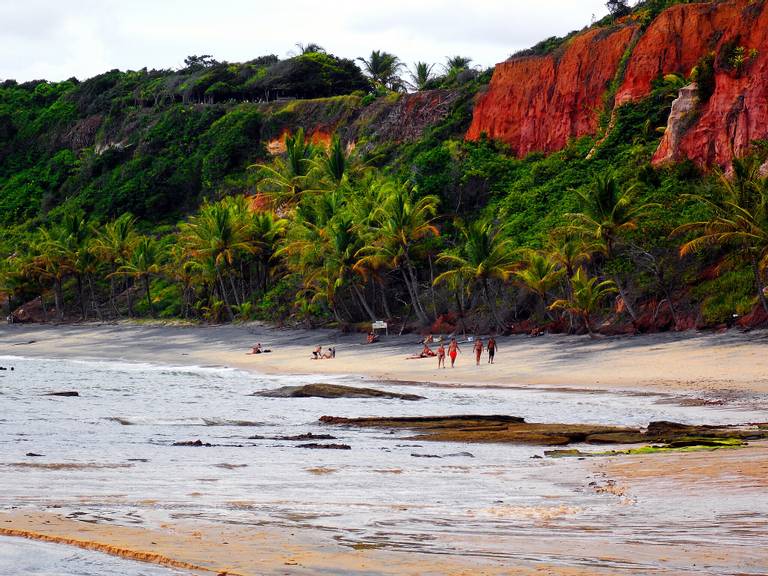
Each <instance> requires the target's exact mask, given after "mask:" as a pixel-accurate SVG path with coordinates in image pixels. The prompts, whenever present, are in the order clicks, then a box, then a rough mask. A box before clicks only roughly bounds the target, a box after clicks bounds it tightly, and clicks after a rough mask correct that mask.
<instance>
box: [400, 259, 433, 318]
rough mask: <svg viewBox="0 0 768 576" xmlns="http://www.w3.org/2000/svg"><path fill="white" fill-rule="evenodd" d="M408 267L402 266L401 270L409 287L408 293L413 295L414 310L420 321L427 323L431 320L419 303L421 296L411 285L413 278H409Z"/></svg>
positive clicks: (406, 285)
mask: <svg viewBox="0 0 768 576" xmlns="http://www.w3.org/2000/svg"><path fill="white" fill-rule="evenodd" d="M406 267H407V266H406ZM406 267H401V268H400V271H401V273H402V275H403V281H404V282H405V287H406V288H407V289H408V295H409V296H410V297H411V305H412V306H413V311H414V312H416V317H417V318H418V319H419V322H421V323H422V324H427V323H428V322H429V320H428V319H427V315H426V314H425V313H424V311H423V310H422V309H421V306H420V305H419V297H418V295H417V294H416V293H414V288H413V286H411V280H410V279H409V278H408V272H407V271H406V270H405V268H406Z"/></svg>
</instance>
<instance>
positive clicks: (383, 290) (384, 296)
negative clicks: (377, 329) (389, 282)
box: [381, 282, 392, 319]
mask: <svg viewBox="0 0 768 576" xmlns="http://www.w3.org/2000/svg"><path fill="white" fill-rule="evenodd" d="M381 304H382V306H383V307H384V314H386V316H387V319H389V318H392V312H391V311H390V310H389V301H388V300H387V287H386V286H385V285H384V282H382V283H381Z"/></svg>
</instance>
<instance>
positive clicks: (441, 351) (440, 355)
mask: <svg viewBox="0 0 768 576" xmlns="http://www.w3.org/2000/svg"><path fill="white" fill-rule="evenodd" d="M441 366H442V367H443V368H445V344H443V343H442V342H440V346H438V348H437V367H438V368H440V367H441Z"/></svg>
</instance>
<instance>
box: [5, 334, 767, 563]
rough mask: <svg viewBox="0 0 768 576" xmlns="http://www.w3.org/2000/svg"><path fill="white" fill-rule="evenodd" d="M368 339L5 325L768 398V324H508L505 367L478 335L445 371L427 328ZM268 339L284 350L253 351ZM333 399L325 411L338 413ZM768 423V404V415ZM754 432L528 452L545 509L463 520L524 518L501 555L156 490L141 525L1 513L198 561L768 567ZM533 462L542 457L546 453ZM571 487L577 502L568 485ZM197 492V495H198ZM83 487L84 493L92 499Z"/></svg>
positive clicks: (446, 537) (693, 395)
mask: <svg viewBox="0 0 768 576" xmlns="http://www.w3.org/2000/svg"><path fill="white" fill-rule="evenodd" d="M363 339H364V336H361V335H358V334H355V335H342V334H338V333H335V332H331V331H322V330H318V331H304V330H277V329H273V328H269V327H265V326H261V325H247V326H199V327H198V326H195V327H190V326H186V327H185V326H163V325H146V326H145V325H131V324H120V325H93V324H92V325H66V326H19V325H14V326H3V327H2V328H0V356H5V357H14V356H17V357H26V358H41V359H51V358H61V359H67V360H104V361H122V362H135V363H148V364H159V365H166V366H201V367H209V368H213V367H230V368H238V369H241V370H245V371H248V372H253V373H260V374H284V375H300V374H303V375H313V378H314V377H316V378H317V381H318V382H322V377H323V375H328V376H329V377H331V376H334V377H335V376H338V375H346V376H347V380H346V381H347V382H349V381H350V380H352V381H354V379H359V380H360V381H361V382H364V383H366V384H367V383H368V382H370V383H371V385H373V383H375V382H377V381H378V382H380V383H381V382H382V381H397V382H398V383H399V385H400V386H402V385H408V386H409V387H413V388H417V387H421V386H424V387H427V386H430V387H432V389H434V385H435V384H436V385H438V386H444V387H445V388H446V389H450V388H454V387H467V388H472V389H473V390H477V391H480V389H481V388H483V387H486V388H488V389H489V390H492V389H500V388H520V389H528V390H532V391H533V393H534V394H538V392H536V391H537V390H540V391H541V393H544V392H545V391H546V390H556V391H559V392H565V393H566V395H567V394H568V393H569V392H570V391H575V390H581V391H589V390H593V391H594V390H601V391H610V392H612V393H616V394H617V395H624V396H627V397H629V398H630V399H631V398H633V397H634V398H637V399H638V400H639V399H640V398H641V397H642V396H643V395H645V394H654V395H659V394H661V395H663V396H665V397H666V396H668V397H669V398H671V399H672V400H673V401H679V402H683V401H691V402H693V403H696V402H701V403H702V405H706V403H709V402H711V403H713V404H714V403H718V402H724V403H729V402H731V401H732V400H734V401H736V402H744V401H745V399H746V401H749V399H750V398H752V397H754V398H760V399H762V400H763V401H764V399H765V397H764V395H765V394H766V393H768V360H767V359H766V355H765V354H764V347H765V344H766V342H768V333H766V332H752V333H741V332H735V331H733V332H728V333H721V334H700V333H684V334H658V335H648V336H638V337H632V338H629V337H625V338H606V339H600V340H590V339H588V338H576V337H565V336H543V337H539V338H526V337H508V338H500V339H499V354H498V356H497V362H496V363H495V364H494V365H492V366H491V365H488V364H487V363H486V358H485V357H484V358H483V362H482V363H481V365H480V366H479V367H478V366H475V363H474V358H472V357H471V349H470V348H471V344H468V343H467V344H463V351H462V355H461V356H460V357H459V360H458V362H457V367H456V368H454V369H451V368H450V367H449V368H447V369H444V370H438V369H437V360H436V359H434V358H429V359H423V360H407V359H406V358H407V357H408V356H412V355H414V354H416V353H418V352H419V351H420V348H421V347H420V345H419V344H418V336H414V335H404V336H400V337H395V336H392V337H384V338H383V339H382V341H381V342H380V343H377V344H374V345H363V344H361V341H362V340H363ZM257 342H260V343H261V344H262V345H263V347H265V348H269V349H272V350H273V351H272V352H271V353H269V354H260V355H248V354H247V352H248V351H249V350H250V348H251V346H253V345H254V344H256V343H257ZM316 345H322V346H324V347H327V346H335V347H336V350H337V356H336V358H335V359H333V360H317V361H316V360H310V359H309V357H310V355H311V350H312V349H313V348H314V347H315V346H316ZM0 365H3V366H12V365H13V360H12V359H11V358H4V359H2V360H0ZM72 387H73V388H76V387H77V383H76V382H73V383H72ZM683 398H684V400H682V399H683ZM334 409H335V408H331V407H328V410H329V411H332V410H334ZM758 409H759V408H758ZM469 411H470V412H471V407H470V410H469ZM766 420H768V417H766V418H765V419H764V420H762V421H766ZM750 444H751V445H750V446H749V447H747V448H744V449H737V450H717V451H711V452H709V451H707V452H693V453H669V454H652V455H632V456H613V457H601V458H590V459H586V460H583V459H577V458H567V459H559V460H549V459H544V460H538V461H536V460H534V461H531V462H532V464H531V468H530V472H529V475H530V476H531V477H532V478H533V477H543V476H541V475H544V476H546V477H547V478H550V477H557V478H558V480H557V482H558V483H559V484H561V485H562V486H563V487H564V490H565V492H562V493H561V492H557V493H555V492H554V491H553V492H552V494H550V495H546V494H544V495H542V497H543V501H542V503H541V504H540V505H536V506H530V505H525V506H521V505H516V504H515V503H514V499H512V500H511V501H509V502H505V503H503V504H498V505H493V506H490V507H487V508H471V507H468V508H467V509H466V510H459V511H457V514H458V517H460V518H462V519H464V521H466V522H467V523H475V522H483V521H485V520H484V519H490V518H493V519H496V520H498V519H509V520H510V521H512V522H516V523H517V524H514V525H519V526H526V529H525V530H521V531H519V532H515V531H512V532H504V533H503V535H502V534H499V537H500V538H503V540H500V542H502V543H503V547H504V554H503V555H502V554H500V555H499V556H498V557H494V556H493V554H488V553H483V554H478V555H477V556H473V555H472V554H466V553H464V554H455V553H454V554H451V553H449V552H446V551H450V550H451V549H456V550H461V549H463V548H462V546H464V547H466V546H467V542H470V543H471V542H472V538H474V536H472V534H470V533H462V531H461V530H457V532H456V534H455V535H453V534H451V533H450V532H445V533H440V535H439V536H437V537H436V536H429V537H426V536H425V538H427V541H429V538H435V542H438V541H439V542H440V548H439V550H441V551H440V552H437V553H430V551H429V548H428V547H427V548H426V549H422V548H420V547H419V548H413V549H412V548H410V544H409V543H408V542H407V541H406V540H405V539H403V541H402V542H400V543H399V545H394V546H393V545H392V543H391V542H389V543H388V544H387V545H381V546H380V545H378V544H375V543H374V544H371V543H370V542H369V541H360V540H356V539H355V538H354V537H352V532H350V539H349V540H346V539H345V538H344V537H343V535H344V532H343V531H342V532H341V533H337V532H333V531H324V530H316V529H312V528H311V526H309V525H306V526H302V525H299V526H291V527H281V526H280V525H252V524H249V525H244V524H240V523H238V522H232V523H227V522H225V523H211V522H207V521H205V522H204V521H195V520H193V519H189V518H187V519H185V518H184V517H180V518H177V519H173V520H169V519H168V518H167V517H162V518H161V517H160V516H158V518H160V519H157V520H156V521H151V519H152V518H153V506H154V505H153V504H152V502H146V503H142V502H140V503H133V504H131V502H130V498H129V499H128V505H129V506H134V505H137V506H139V509H140V510H141V513H142V515H144V516H145V523H144V524H143V525H132V524H130V523H124V522H122V521H121V519H120V518H119V517H116V518H114V519H112V520H110V521H95V522H91V521H85V520H83V519H80V518H79V517H77V516H72V515H71V514H70V515H67V514H65V513H58V512H57V508H58V504H53V505H51V504H50V502H44V505H42V506H41V505H40V504H39V503H36V502H35V501H34V500H33V501H30V502H19V503H18V504H19V505H14V506H11V507H8V506H6V507H5V509H4V510H3V511H1V512H0V536H15V537H24V538H29V539H32V540H36V541H41V542H47V543H54V544H66V545H70V546H76V547H80V548H84V549H88V550H96V551H100V552H105V553H108V554H112V555H116V556H121V557H124V558H128V559H132V560H139V561H144V562H151V563H154V564H158V565H164V566H170V567H176V568H178V569H182V570H184V571H189V572H190V573H193V574H207V573H213V574H225V573H226V574H233V575H235V574H239V575H243V576H245V575H256V574H258V575H262V574H267V575H270V574H291V575H293V574H302V575H303V574H307V575H309V574H329V573H332V574H350V575H353V574H354V575H358V574H381V575H389V574H392V575H394V574H413V575H421V574H435V575H438V574H441V575H442V574H450V575H456V576H458V575H469V574H472V575H478V574H484V575H488V576H495V575H497V574H498V575H500V574H512V573H513V574H521V575H523V576H527V575H529V574H530V575H534V574H536V575H541V574H548V575H553V576H587V575H608V574H645V573H648V572H649V571H652V572H654V573H659V574H664V575H672V574H686V575H691V576H692V575H694V574H726V573H740V574H754V575H757V574H764V573H766V572H768V553H766V551H765V550H764V547H762V546H760V545H758V544H757V543H758V542H759V541H761V539H762V538H763V537H764V536H765V535H766V534H768V515H766V513H765V510H764V507H761V506H762V504H761V502H762V495H764V494H765V490H766V488H768V484H766V478H768V442H765V441H762V442H753V443H750ZM433 450H434V449H433ZM536 462H540V463H541V464H535V465H534V464H533V463H536ZM22 465H23V466H26V467H28V468H29V467H37V469H39V470H40V472H37V471H35V473H36V474H43V476H40V478H48V477H50V478H55V477H56V476H55V474H56V473H55V472H51V473H50V476H45V475H44V474H46V473H47V472H46V471H45V468H46V466H49V465H47V464H44V463H39V464H38V463H37V461H35V462H32V463H26V462H23V463H16V462H14V461H9V463H5V464H3V466H6V467H8V468H7V469H8V470H9V471H10V470H11V469H12V468H14V467H15V468H19V467H20V466H22ZM152 465H153V464H152V463H149V464H147V466H152ZM120 466H133V464H130V465H128V464H120ZM75 468H76V467H75ZM29 469H30V470H32V468H29ZM86 469H87V465H86ZM448 469H450V470H452V471H454V472H456V473H458V474H462V475H468V476H466V477H467V478H468V479H469V478H471V475H472V474H497V473H498V474H500V473H501V472H500V471H496V470H494V469H493V468H482V469H480V468H476V464H473V463H467V464H462V465H461V466H456V465H451V466H449V467H448V468H446V470H448ZM305 470H306V473H307V474H308V475H310V476H314V477H316V478H317V479H318V480H317V481H318V482H319V481H320V480H321V479H322V478H323V477H328V478H336V476H334V474H342V475H343V474H344V469H343V468H341V469H334V468H328V467H322V466H318V467H315V468H310V467H307V468H306V469H305ZM481 470H482V471H481ZM0 471H2V470H0ZM376 472H378V473H380V474H379V475H380V476H381V477H382V478H386V477H387V474H394V473H397V474H402V470H398V469H387V470H377V471H376ZM9 473H10V472H9ZM72 473H78V472H77V471H76V470H75V471H74V472H72ZM385 473H386V474H385ZM553 475H554V476H553ZM405 476H406V477H407V476H408V474H407V473H406V475H405ZM341 477H343V476H339V478H341ZM382 482H386V480H382ZM511 488H513V487H511ZM189 489H191V488H188V489H187V490H189ZM413 489H414V490H420V489H423V487H420V486H414V487H413ZM566 493H570V494H572V495H574V497H570V496H569V497H564V496H563V494H566ZM723 494H727V495H728V498H729V499H731V500H732V506H731V505H730V504H729V506H731V508H733V509H735V510H738V511H742V510H747V509H751V507H752V506H753V504H752V503H755V512H754V514H753V515H744V516H741V515H740V514H742V513H741V512H739V516H737V517H728V516H727V515H726V516H723V512H722V511H721V512H717V511H712V510H711V506H712V503H714V502H718V501H719V499H722V495H723ZM186 496H187V497H189V498H191V500H192V501H194V499H195V498H196V497H198V494H197V492H192V493H189V494H187V495H186ZM78 498H80V500H81V502H82V505H83V506H87V503H88V502H89V499H88V496H87V494H84V495H82V496H79V497H78ZM109 498H113V497H112V496H109ZM115 498H117V496H115ZM120 498H123V497H122V496H120ZM574 498H575V499H574ZM97 500H98V499H97ZM97 500H94V502H96V501H97ZM111 501H112V500H109V499H108V500H107V502H111ZM579 502H588V503H590V504H589V506H595V507H597V508H596V509H600V510H602V509H603V508H604V509H605V510H607V511H609V513H610V514H614V515H615V518H616V526H615V530H614V527H610V529H607V530H606V526H605V524H604V522H605V520H604V516H598V515H593V513H592V512H589V513H587V512H588V511H587V510H586V509H582V508H581V507H580V506H581V505H580V504H578V503H579ZM230 504H231V503H230ZM251 505H253V504H249V506H251ZM586 505H587V504H584V506H586ZM65 507H66V506H65ZM731 508H728V507H726V508H725V509H724V510H725V511H726V512H727V511H728V510H730V509H731ZM414 514H416V512H414ZM585 514H586V515H585ZM691 519H695V521H694V520H691ZM681 527H684V528H681ZM350 528H351V527H350ZM614 532H616V533H614ZM718 534H721V536H722V537H719V536H718ZM454 538H455V541H454V540H453V539H454Z"/></svg>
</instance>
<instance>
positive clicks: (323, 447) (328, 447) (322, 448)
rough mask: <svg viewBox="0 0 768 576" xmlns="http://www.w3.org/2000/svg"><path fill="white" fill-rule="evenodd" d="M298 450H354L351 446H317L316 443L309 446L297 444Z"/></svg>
mask: <svg viewBox="0 0 768 576" xmlns="http://www.w3.org/2000/svg"><path fill="white" fill-rule="evenodd" d="M296 447H297V448H309V449H310V450H352V446H350V445H349V444H317V443H315V442H312V443H309V444H297V445H296Z"/></svg>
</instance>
